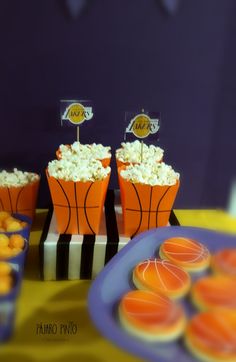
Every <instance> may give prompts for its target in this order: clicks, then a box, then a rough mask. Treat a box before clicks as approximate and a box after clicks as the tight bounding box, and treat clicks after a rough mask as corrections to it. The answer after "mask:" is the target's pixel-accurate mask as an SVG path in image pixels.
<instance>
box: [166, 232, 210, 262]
mask: <svg viewBox="0 0 236 362" xmlns="http://www.w3.org/2000/svg"><path fill="white" fill-rule="evenodd" d="M161 252H162V253H163V256H164V257H166V258H167V259H169V260H171V261H173V262H175V263H178V264H179V265H182V266H183V267H184V266H186V267H187V266H189V267H190V266H192V267H194V265H195V266H199V265H202V264H205V263H206V264H209V262H210V253H209V250H208V249H207V248H206V246H205V245H203V244H201V243H199V242H197V241H195V240H192V239H188V238H184V237H174V238H170V239H167V240H165V241H164V243H163V244H162V245H161Z"/></svg>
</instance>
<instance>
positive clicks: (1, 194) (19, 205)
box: [0, 178, 40, 219]
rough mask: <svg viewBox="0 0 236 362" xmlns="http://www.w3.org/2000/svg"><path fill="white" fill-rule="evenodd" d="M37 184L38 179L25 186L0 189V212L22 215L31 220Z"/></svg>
mask: <svg viewBox="0 0 236 362" xmlns="http://www.w3.org/2000/svg"><path fill="white" fill-rule="evenodd" d="M39 182H40V178H38V180H35V181H33V182H31V183H29V184H27V185H25V186H17V187H13V186H11V187H0V211H8V212H10V213H18V214H23V215H26V216H29V217H30V218H31V219H33V217H34V215H35V209H36V203H37V198H38V190H39Z"/></svg>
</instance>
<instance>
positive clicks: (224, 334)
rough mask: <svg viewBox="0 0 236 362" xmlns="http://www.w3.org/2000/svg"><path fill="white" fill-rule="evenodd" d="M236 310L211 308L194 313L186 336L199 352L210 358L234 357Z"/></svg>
mask: <svg viewBox="0 0 236 362" xmlns="http://www.w3.org/2000/svg"><path fill="white" fill-rule="evenodd" d="M235 331H236V312H235V311H230V310H227V309H221V310H220V311H219V310H213V311H210V312H204V313H200V314H197V315H195V316H194V317H193V318H192V320H191V321H190V323H189V325H188V327H187V330H186V338H187V341H188V342H189V343H188V344H190V349H191V347H193V348H194V349H195V350H196V351H198V352H199V353H202V354H204V355H207V356H208V357H210V358H212V360H214V361H215V360H216V361H217V360H224V361H231V360H232V361H235V359H236V334H235Z"/></svg>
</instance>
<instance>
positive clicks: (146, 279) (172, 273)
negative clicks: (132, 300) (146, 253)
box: [133, 259, 191, 299]
mask: <svg viewBox="0 0 236 362" xmlns="http://www.w3.org/2000/svg"><path fill="white" fill-rule="evenodd" d="M133 282H134V285H135V286H136V288H137V289H145V290H151V291H153V292H160V293H163V294H165V295H167V296H168V297H170V298H173V299H176V298H181V297H183V296H185V295H186V294H187V293H188V291H189V289H190V286H191V279H190V276H189V274H188V273H187V272H186V271H185V270H183V269H182V268H181V267H179V266H177V265H175V264H173V263H171V262H170V261H169V260H161V259H147V260H144V261H142V262H141V263H139V264H137V265H136V267H135V268H134V270H133Z"/></svg>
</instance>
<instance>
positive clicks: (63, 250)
mask: <svg viewBox="0 0 236 362" xmlns="http://www.w3.org/2000/svg"><path fill="white" fill-rule="evenodd" d="M70 240H71V234H60V236H59V239H58V242H57V262H56V279H59V280H60V279H68V266H69V252H70Z"/></svg>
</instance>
